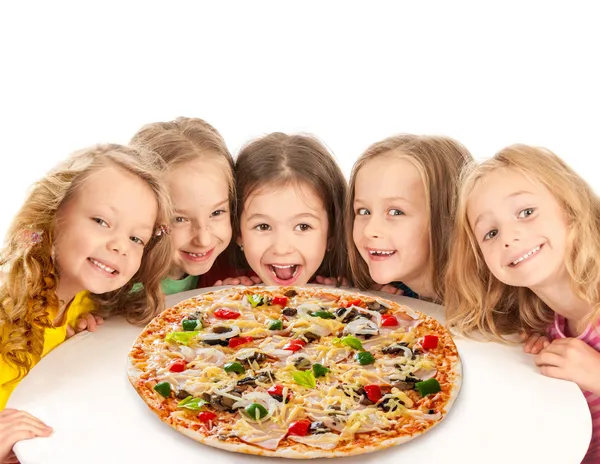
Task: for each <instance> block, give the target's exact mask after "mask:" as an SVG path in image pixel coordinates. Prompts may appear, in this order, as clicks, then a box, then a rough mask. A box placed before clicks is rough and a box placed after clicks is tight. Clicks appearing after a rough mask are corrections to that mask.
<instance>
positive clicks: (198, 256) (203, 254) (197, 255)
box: [186, 251, 208, 258]
mask: <svg viewBox="0 0 600 464" xmlns="http://www.w3.org/2000/svg"><path fill="white" fill-rule="evenodd" d="M186 253H187V254H188V255H190V256H193V257H194V258H202V257H203V256H206V253H208V251H207V252H206V253H192V252H190V251H186Z"/></svg>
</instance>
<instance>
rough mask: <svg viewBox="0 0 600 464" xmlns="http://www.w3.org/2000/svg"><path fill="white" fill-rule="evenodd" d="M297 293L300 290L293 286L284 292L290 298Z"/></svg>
mask: <svg viewBox="0 0 600 464" xmlns="http://www.w3.org/2000/svg"><path fill="white" fill-rule="evenodd" d="M297 294H298V292H296V290H294V289H293V288H292V289H291V290H288V291H287V292H285V293H284V295H285V296H287V297H288V298H293V297H295V296H296V295H297Z"/></svg>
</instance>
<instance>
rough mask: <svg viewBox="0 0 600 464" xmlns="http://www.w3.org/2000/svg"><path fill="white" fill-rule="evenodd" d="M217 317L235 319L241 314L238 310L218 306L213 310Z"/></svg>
mask: <svg viewBox="0 0 600 464" xmlns="http://www.w3.org/2000/svg"><path fill="white" fill-rule="evenodd" d="M214 316H215V317H216V318H217V319H237V318H238V317H240V316H241V314H240V313H239V311H233V310H231V309H227V308H219V309H217V310H216V311H215V312H214Z"/></svg>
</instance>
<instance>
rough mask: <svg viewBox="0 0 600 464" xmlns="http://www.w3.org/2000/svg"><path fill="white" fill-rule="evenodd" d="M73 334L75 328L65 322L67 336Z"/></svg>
mask: <svg viewBox="0 0 600 464" xmlns="http://www.w3.org/2000/svg"><path fill="white" fill-rule="evenodd" d="M73 335H75V330H73V327H71V325H70V324H67V338H71V337H72V336H73Z"/></svg>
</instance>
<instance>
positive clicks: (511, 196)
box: [473, 190, 533, 230]
mask: <svg viewBox="0 0 600 464" xmlns="http://www.w3.org/2000/svg"><path fill="white" fill-rule="evenodd" d="M520 195H533V193H532V192H530V191H528V190H519V191H517V192H514V193H511V194H510V195H507V197H506V198H515V197H518V196H520ZM490 214H491V212H490V211H486V212H485V213H481V214H480V215H479V216H477V219H476V220H475V223H474V224H473V230H475V229H476V228H477V224H479V222H480V221H481V220H482V219H484V218H485V217H487V216H489V215H490Z"/></svg>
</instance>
